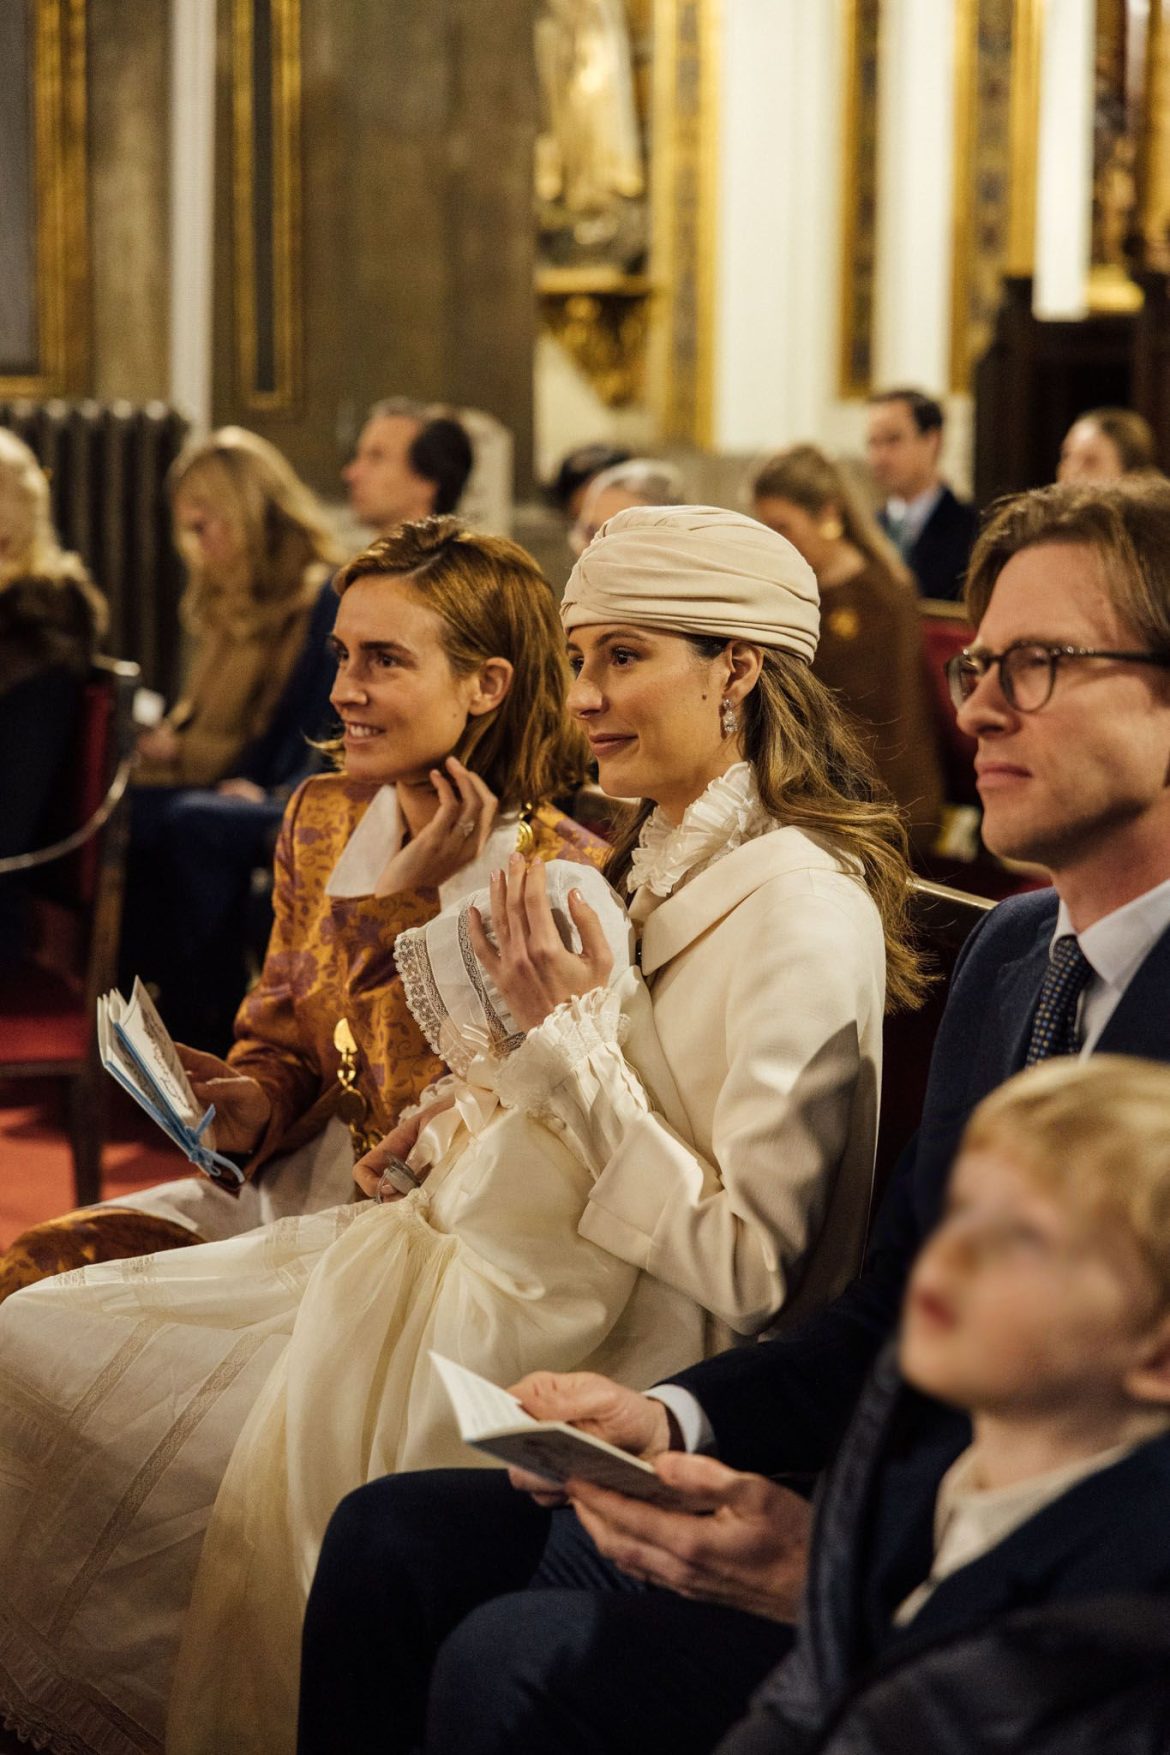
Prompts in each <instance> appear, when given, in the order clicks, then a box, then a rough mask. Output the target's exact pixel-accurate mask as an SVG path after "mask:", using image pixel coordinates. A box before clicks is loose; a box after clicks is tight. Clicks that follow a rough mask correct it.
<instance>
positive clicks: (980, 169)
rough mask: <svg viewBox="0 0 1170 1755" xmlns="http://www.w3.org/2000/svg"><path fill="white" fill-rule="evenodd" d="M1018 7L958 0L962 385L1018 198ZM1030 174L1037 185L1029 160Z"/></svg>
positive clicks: (955, 276)
mask: <svg viewBox="0 0 1170 1755" xmlns="http://www.w3.org/2000/svg"><path fill="white" fill-rule="evenodd" d="M1018 11H1019V8H1018V4H1017V0H955V153H954V166H955V171H954V192H955V193H954V215H955V223H954V234H953V235H954V244H953V250H952V256H951V350H950V383H951V389H952V390H955V391H960V392H961V391H966V390H969V389H970V387H971V372H972V369H973V367H974V363H975V360H976V358H977V357H978V355H979V354H980V352H981V351H982V350H983V349H984V348H985V347H986V346H987V344H988V342H989V341H990V339H991V333H992V328H993V326H994V321H995V312H996V309H997V307H998V304H999V298H1000V287H1001V283H1002V276H1003V273H1004V268H1005V264H1006V262H1007V259H1008V251H1009V238H1010V230H1011V223H1012V210H1013V208H1012V204H1013V201H1014V200H1018V199H1019V196H1018V195H1016V194H1014V193H1013V185H1014V181H1015V176H1016V173H1017V169H1018V167H1017V165H1016V163H1015V160H1014V152H1013V147H1014V138H1013V131H1012V120H1013V116H1014V114H1015V112H1014V109H1013V104H1014V103H1015V102H1017V101H1018V94H1015V93H1014V92H1013V75H1014V56H1013V51H1014V47H1015V42H1016V32H1017V23H1016V20H1017V16H1018ZM1029 174H1030V175H1031V177H1032V180H1033V186H1034V182H1035V169H1034V165H1033V166H1032V168H1031V169H1030V172H1029ZM1032 210H1033V211H1034V194H1033V197H1032Z"/></svg>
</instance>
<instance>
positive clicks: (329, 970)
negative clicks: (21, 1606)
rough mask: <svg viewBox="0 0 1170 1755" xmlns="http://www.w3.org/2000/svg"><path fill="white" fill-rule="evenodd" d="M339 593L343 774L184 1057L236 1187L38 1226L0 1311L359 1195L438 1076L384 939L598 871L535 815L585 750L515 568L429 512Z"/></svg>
mask: <svg viewBox="0 0 1170 1755" xmlns="http://www.w3.org/2000/svg"><path fill="white" fill-rule="evenodd" d="M336 589H337V591H338V594H339V596H340V597H341V604H340V607H339V609H338V614H337V623H336V627H335V630H334V635H333V646H334V652H335V656H336V658H337V665H338V668H337V678H336V681H335V684H334V688H333V693H332V702H333V706H334V708H335V710H336V712H337V714H338V717H339V718H340V720H341V722H342V731H343V736H342V740H341V744H340V748H341V750H342V752H343V760H344V767H343V770H342V771H341V772H339V773H336V774H329V775H321V776H318V777H316V778H313V779H310V780H307V781H306V782H305V783H304V785H303V786H301V788H300V789H299V791H298V792H297V793H296V794H295V795H294V796H293V798H292V800H291V801H290V804H289V807H288V811H287V813H286V815H285V820H284V825H283V828H282V831H281V837H280V842H279V845H278V847H277V852H276V886H275V893H274V907H275V925H274V927H273V932H272V938H271V941H270V944H269V947H268V954H267V956H266V958H265V962H264V968H263V971H262V973H261V975H260V979H259V981H258V982H257V984H256V986H255V987H254V988H253V989H252V991H251V993H249V994H248V996H247V997H246V998H245V1000H244V1002H243V1004H242V1006H241V1007H240V1011H239V1014H238V1017H237V1020H236V1041H235V1045H234V1046H233V1048H232V1049H231V1051H230V1052H229V1054H228V1058H227V1060H226V1061H222V1060H219V1059H218V1058H217V1057H215V1056H213V1055H209V1054H203V1053H201V1052H199V1051H198V1050H195V1049H184V1050H183V1058H184V1062H185V1064H186V1066H187V1070H188V1073H189V1074H190V1076H191V1079H192V1083H193V1085H194V1088H195V1092H196V1095H197V1096H198V1097H199V1098H200V1099H201V1100H202V1101H205V1102H208V1103H214V1104H215V1106H216V1140H217V1145H218V1147H219V1149H220V1150H221V1151H226V1152H230V1153H232V1154H234V1155H236V1156H237V1158H238V1159H239V1161H240V1163H241V1165H242V1167H243V1169H244V1172H245V1176H246V1178H247V1180H246V1182H245V1184H244V1186H243V1188H242V1189H241V1190H240V1192H239V1194H238V1195H234V1194H231V1193H227V1192H225V1191H224V1190H222V1189H220V1188H218V1187H216V1186H215V1185H214V1184H213V1183H211V1182H209V1181H208V1180H207V1179H206V1178H204V1177H202V1176H185V1177H181V1178H179V1179H177V1180H175V1181H172V1182H169V1183H165V1184H162V1185H161V1186H160V1187H158V1188H155V1189H148V1190H146V1191H145V1192H144V1193H141V1194H136V1195H131V1196H129V1197H127V1198H125V1199H122V1200H120V1201H118V1202H117V1203H116V1204H114V1203H111V1204H108V1205H107V1204H102V1205H99V1206H95V1207H88V1208H84V1209H82V1210H81V1211H80V1212H75V1213H67V1214H65V1215H64V1216H63V1217H62V1218H58V1219H53V1220H50V1221H49V1222H48V1223H46V1224H43V1225H38V1226H36V1227H34V1228H33V1229H32V1230H30V1231H27V1232H25V1233H24V1235H23V1236H22V1237H20V1238H18V1239H17V1241H16V1243H15V1244H13V1246H12V1248H11V1249H9V1251H8V1252H7V1254H5V1255H4V1256H3V1257H0V1298H3V1297H6V1296H8V1294H9V1293H11V1292H14V1291H16V1290H18V1289H19V1288H20V1287H21V1286H25V1285H31V1284H32V1283H33V1282H34V1281H35V1280H39V1279H43V1278H45V1277H47V1276H48V1275H50V1274H54V1273H60V1272H62V1271H64V1270H65V1269H67V1268H72V1267H78V1266H82V1265H84V1264H85V1263H88V1262H96V1261H112V1260H118V1259H122V1258H124V1257H126V1256H130V1255H146V1254H151V1253H153V1252H155V1251H157V1250H159V1249H168V1248H180V1247H183V1246H184V1245H188V1244H191V1243H199V1242H206V1241H210V1240H212V1239H220V1238H225V1237H229V1236H234V1235H237V1234H239V1233H240V1232H242V1231H246V1230H249V1229H251V1228H252V1227H253V1226H256V1225H261V1224H267V1223H268V1222H269V1221H271V1220H273V1219H277V1218H281V1217H284V1216H287V1215H289V1214H293V1213H309V1212H316V1211H320V1210H321V1209H323V1208H325V1207H331V1206H336V1205H339V1204H341V1203H343V1202H344V1201H346V1200H347V1199H349V1198H351V1196H352V1194H353V1181H352V1173H353V1160H354V1156H355V1148H357V1149H362V1150H364V1149H365V1147H366V1145H367V1144H368V1143H371V1142H372V1141H373V1140H375V1139H377V1138H378V1137H380V1135H382V1134H384V1133H386V1132H388V1131H389V1130H390V1128H391V1127H393V1126H394V1124H395V1122H396V1121H397V1120H398V1119H399V1117H400V1116H401V1114H402V1112H403V1110H404V1109H406V1108H408V1107H409V1105H411V1104H412V1103H413V1102H414V1101H415V1100H416V1098H417V1097H418V1096H419V1095H420V1094H421V1092H422V1091H423V1090H424V1089H425V1088H426V1087H427V1086H428V1085H430V1084H431V1083H432V1082H433V1081H434V1080H435V1079H436V1078H438V1077H439V1076H440V1075H441V1074H442V1072H443V1070H444V1068H443V1065H442V1062H441V1061H439V1060H438V1059H437V1057H436V1056H435V1055H434V1054H433V1052H432V1051H431V1049H430V1048H429V1047H428V1045H427V1043H426V1041H425V1040H424V1038H423V1036H422V1034H421V1032H420V1030H419V1028H418V1026H417V1025H416V1024H415V1022H414V1020H413V1018H412V1017H411V1016H410V1013H409V1011H408V1010H407V1007H406V1004H405V1001H404V998H403V993H402V986H401V982H400V980H399V978H398V975H397V972H396V970H395V965H394V956H393V945H394V940H395V938H396V937H397V935H398V933H399V932H401V931H402V930H403V929H404V928H406V927H409V926H418V925H421V924H422V923H424V922H425V921H427V920H429V919H431V918H432V916H434V915H435V914H437V913H438V912H439V909H440V908H441V907H442V906H444V905H446V904H447V903H449V902H451V901H453V900H454V899H455V898H456V897H458V896H460V895H463V894H466V893H468V892H469V891H471V890H474V889H477V888H479V887H481V886H482V885H483V884H484V883H485V882H486V880H487V876H488V873H489V872H490V871H492V870H493V869H495V868H496V867H498V866H500V865H501V864H503V862H504V861H505V859H506V858H507V856H508V855H509V854H510V853H511V852H513V851H514V850H515V849H516V847H517V845H521V846H522V847H523V848H525V849H529V850H531V851H532V852H534V853H535V854H536V855H537V857H539V858H542V859H551V858H553V857H556V858H560V859H565V858H568V859H573V858H576V859H584V860H587V861H588V862H590V863H592V864H600V863H601V861H602V860H603V858H604V855H605V853H606V851H607V849H606V847H605V844H604V843H603V842H602V841H600V840H599V839H598V838H597V837H595V836H593V835H591V834H590V833H589V832H588V831H587V830H584V829H582V828H580V827H579V826H578V825H577V824H576V823H574V822H573V821H571V819H569V818H568V817H566V816H564V815H563V814H562V813H561V812H560V811H559V810H557V809H556V808H555V807H554V806H553V804H552V803H551V802H550V801H551V800H552V799H553V798H555V797H558V796H563V795H565V794H566V793H569V792H571V791H572V790H573V789H574V788H575V787H576V786H577V785H578V784H579V783H580V781H581V780H582V779H583V777H584V774H585V770H586V764H587V750H586V746H585V744H584V740H583V738H582V735H581V733H580V731H579V730H578V729H577V728H576V727H575V726H574V725H572V724H571V723H570V721H569V720H568V718H567V716H566V714H565V711H564V703H565V692H566V687H567V681H568V671H567V667H566V663H565V658H564V641H563V634H562V632H561V628H560V624H559V622H558V619H557V612H556V606H555V603H554V601H553V596H552V592H551V591H550V589H549V587H548V584H547V582H546V581H545V579H544V578H543V576H542V575H541V573H540V572H539V570H538V568H537V566H536V564H535V562H534V561H533V560H532V559H531V557H530V556H529V555H528V554H526V553H525V551H524V550H523V549H521V548H519V547H518V546H517V545H516V544H515V543H512V542H509V541H507V540H506V539H504V538H501V537H493V536H481V535H474V534H471V533H469V532H467V531H466V530H464V529H463V528H462V527H461V526H460V525H459V524H458V523H457V522H456V520H454V519H452V518H428V519H424V520H422V521H420V522H418V523H411V524H404V525H402V526H401V527H400V528H399V530H397V531H396V532H395V533H394V534H393V535H392V536H389V537H384V538H381V539H379V540H378V541H377V542H375V543H373V544H371V546H370V547H369V548H367V549H366V550H364V551H363V552H362V553H361V554H359V555H357V556H356V557H355V558H354V559H353V560H352V561H350V562H349V563H348V565H347V566H345V567H343V568H342V569H341V571H340V572H339V573H338V575H337V579H336ZM343 1025H344V1026H346V1027H347V1028H345V1029H343V1028H342V1026H343ZM339 1075H340V1078H339ZM339 1108H341V1110H342V1112H343V1113H344V1115H345V1120H344V1121H343V1120H342V1119H341V1118H340V1116H339V1115H338V1113H337V1111H338V1109H339Z"/></svg>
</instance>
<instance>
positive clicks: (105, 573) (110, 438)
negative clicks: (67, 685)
mask: <svg viewBox="0 0 1170 1755" xmlns="http://www.w3.org/2000/svg"><path fill="white" fill-rule="evenodd" d="M187 424H188V423H187V421H186V420H185V418H184V417H183V416H182V415H181V414H179V413H177V411H176V410H175V409H173V408H168V407H167V406H166V404H165V403H162V402H148V403H147V404H146V405H145V406H144V407H135V406H134V405H133V404H131V403H129V402H111V403H102V402H90V401H86V402H59V401H54V402H41V403H37V402H0V426H5V427H9V428H10V429H11V430H12V431H13V432H14V433H17V434H19V436H20V437H21V438H22V439H23V440H24V442H25V444H26V445H28V446H29V447H30V448H31V449H32V450H33V451H35V453H36V455H37V457H38V459H39V460H40V463H41V466H42V467H43V468H44V470H45V471H46V473H47V474H48V476H49V481H50V485H51V491H52V500H53V521H54V523H55V524H56V526H57V531H58V534H59V535H60V537H61V541H62V543H63V545H64V547H66V548H69V549H76V551H77V553H78V554H79V555H80V556H81V557H82V559H83V560H84V561H85V563H86V565H87V566H88V568H89V570H90V572H91V573H92V574H93V577H94V580H95V582H96V583H97V584H98V585H100V586H101V588H102V590H103V591H104V592H105V594H106V597H107V598H108V600H109V605H110V631H109V634H108V635H107V638H106V646H107V649H108V650H109V651H110V652H111V653H112V654H113V655H114V656H115V657H118V658H132V659H134V660H135V661H136V662H137V663H138V664H139V665H140V666H141V669H142V680H143V682H144V683H147V684H148V685H149V686H150V687H151V688H154V689H158V690H159V691H160V693H162V694H163V695H165V696H166V698H167V700H168V702H169V701H173V700H174V699H175V696H176V693H177V688H178V682H179V669H180V658H179V645H180V630H179V617H178V604H179V597H180V594H181V592H182V589H183V568H182V563H181V562H180V560H179V557H178V555H177V554H176V553H175V547H174V543H173V542H172V540H171V520H170V509H169V507H168V505H167V498H166V492H165V487H164V482H165V479H166V473H167V470H168V469H169V468H170V465H171V463H172V461H173V460H174V458H175V456H176V455H177V453H178V451H179V450H180V448H181V446H182V443H183V439H184V437H185V436H186V432H187Z"/></svg>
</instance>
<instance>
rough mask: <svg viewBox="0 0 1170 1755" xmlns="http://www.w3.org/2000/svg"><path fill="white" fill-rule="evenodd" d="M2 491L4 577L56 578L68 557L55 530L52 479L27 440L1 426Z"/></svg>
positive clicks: (0, 568)
mask: <svg viewBox="0 0 1170 1755" xmlns="http://www.w3.org/2000/svg"><path fill="white" fill-rule="evenodd" d="M0 490H2V492H3V501H2V505H3V511H4V513H5V515H6V522H5V526H4V529H3V531H0V578H2V579H10V578H18V577H27V576H28V575H29V574H32V573H36V574H38V575H39V576H40V577H42V578H53V577H54V576H55V575H56V574H58V573H59V572H61V571H62V567H63V563H65V562H66V560H68V561H70V562H72V561H74V560H75V559H76V557H74V556H69V557H67V556H66V553H65V550H64V549H63V548H62V547H61V544H60V543H59V542H58V540H57V532H56V531H55V530H54V528H53V517H52V513H51V511H50V509H49V479H48V477H47V476H46V474H45V472H44V470H43V469H42V468H41V466H40V464H39V463H38V462H37V459H36V456H35V455H34V453H33V452H32V451H30V450H29V448H28V446H27V445H26V444H25V442H24V440H23V439H18V438H17V436H16V434H15V433H13V432H10V431H9V430H8V428H7V427H0Z"/></svg>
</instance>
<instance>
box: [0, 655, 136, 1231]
mask: <svg viewBox="0 0 1170 1755" xmlns="http://www.w3.org/2000/svg"><path fill="white" fill-rule="evenodd" d="M138 677H139V671H138V666H137V665H136V664H125V663H119V662H117V661H115V660H113V659H98V660H97V662H96V663H95V665H94V669H93V671H92V673H91V676H90V679H89V681H88V682H87V684H86V686H85V695H84V700H83V703H82V711H81V714H80V718H79V734H78V743H77V755H76V761H75V763H74V765H73V770H72V783H73V786H74V788H75V790H74V795H73V799H72V801H71V809H70V811H69V813H68V815H69V817H70V819H71V820H70V823H69V828H70V829H71V832H70V833H68V834H66V835H63V836H62V838H61V840H60V841H59V842H57V843H55V844H54V847H53V848H51V849H46V850H44V851H45V852H47V853H49V854H50V855H51V857H49V858H47V859H43V860H39V861H38V869H43V870H44V872H45V873H46V875H47V876H48V877H49V878H50V880H51V882H50V885H49V886H47V895H46V899H45V900H43V901H38V902H37V904H36V914H37V926H38V941H37V946H36V949H35V951H34V952H33V953H32V954H30V955H29V956H28V957H27V958H26V959H25V960H24V961H23V962H22V963H21V964H19V965H18V966H17V968H16V969H15V970H12V971H11V972H9V973H6V974H5V975H4V976H3V977H0V1078H20V1079H21V1080H22V1081H24V1080H27V1079H40V1078H48V1079H54V1080H56V1081H58V1082H59V1083H60V1084H62V1085H64V1086H65V1087H66V1092H67V1097H68V1116H69V1137H70V1143H71V1145H72V1148H73V1174H74V1182H75V1186H76V1193H77V1200H78V1204H79V1205H85V1204H86V1203H88V1202H90V1201H95V1200H98V1199H100V1196H101V1157H102V1147H103V1144H104V1138H105V1107H106V1106H105V1091H106V1079H107V1075H106V1074H105V1072H104V1071H103V1070H102V1067H101V1063H100V1061H99V1059H98V1055H97V1032H96V1027H95V1015H94V1014H95V1007H96V1004H97V998H98V995H99V994H100V993H103V992H105V990H106V989H107V988H109V987H111V986H112V985H113V983H114V980H115V977H116V971H117V963H118V940H119V936H120V932H121V917H122V883H123V874H124V869H125V859H126V835H127V829H128V802H129V801H128V800H127V798H126V797H125V792H126V785H127V782H128V780H129V775H130V763H131V759H132V756H133V750H134V730H133V722H132V714H131V708H132V703H133V697H134V690H135V688H136V687H137V684H138Z"/></svg>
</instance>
